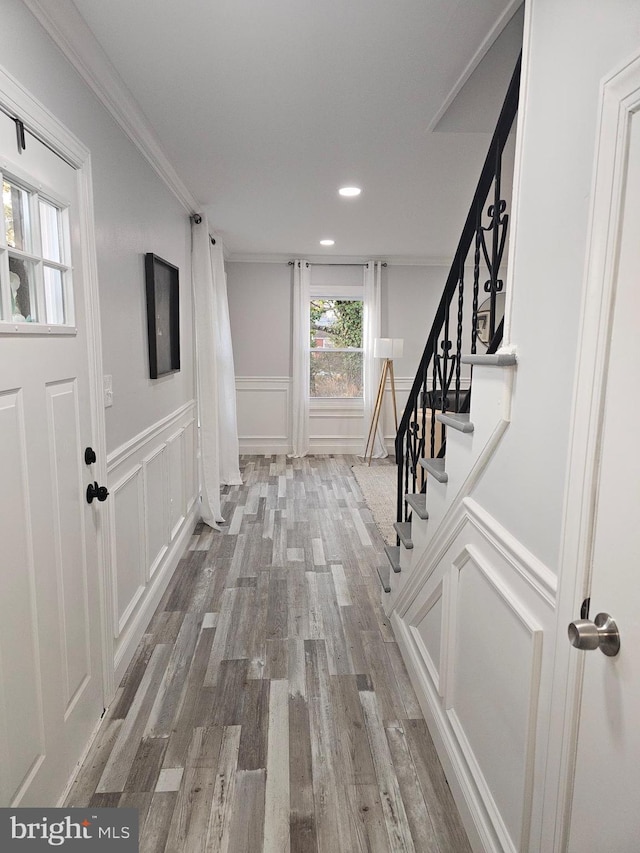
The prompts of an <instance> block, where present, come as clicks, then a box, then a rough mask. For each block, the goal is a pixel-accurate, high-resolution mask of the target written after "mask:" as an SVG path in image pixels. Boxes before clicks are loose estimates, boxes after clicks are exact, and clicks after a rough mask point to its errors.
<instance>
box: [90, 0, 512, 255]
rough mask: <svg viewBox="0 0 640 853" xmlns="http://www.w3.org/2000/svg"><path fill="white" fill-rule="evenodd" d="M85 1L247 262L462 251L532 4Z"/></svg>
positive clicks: (219, 226)
mask: <svg viewBox="0 0 640 853" xmlns="http://www.w3.org/2000/svg"><path fill="white" fill-rule="evenodd" d="M74 2H75V5H76V7H77V8H78V10H79V12H80V13H81V15H82V16H83V18H84V20H85V21H86V23H87V24H88V26H89V27H90V29H91V30H92V31H93V33H94V35H95V36H96V38H97V40H98V41H99V42H100V44H101V46H102V47H103V49H104V51H105V52H106V54H107V56H108V57H109V59H110V60H111V62H112V63H113V65H114V66H115V68H116V70H117V71H118V72H119V74H120V76H121V77H122V79H123V81H124V82H125V84H126V86H127V87H128V88H129V90H130V91H131V93H132V94H133V96H134V98H135V99H136V101H137V103H138V104H139V106H140V108H141V109H142V111H143V112H144V114H145V115H146V117H147V119H148V121H149V123H150V124H151V126H152V127H153V129H154V130H155V133H156V134H157V137H158V139H159V141H160V144H161V146H162V148H163V149H164V151H165V153H166V155H167V157H168V158H169V160H170V161H171V163H172V164H173V166H174V168H175V170H176V171H177V173H178V175H179V176H180V178H181V179H182V181H183V182H184V184H185V185H186V186H187V188H188V189H189V190H190V191H191V193H192V194H193V196H194V197H195V198H196V199H198V200H199V202H200V203H201V204H202V207H203V210H205V211H206V213H207V214H208V216H209V220H210V224H211V226H212V228H214V229H215V230H216V231H217V232H218V233H219V235H220V236H221V237H222V239H223V241H224V243H225V246H226V249H227V252H228V253H229V255H230V256H231V257H232V258H233V257H235V258H243V257H258V256H266V255H287V256H298V257H300V256H304V257H309V256H311V257H314V258H316V257H318V256H325V255H326V256H334V257H336V256H340V257H347V256H353V257H371V256H374V257H387V258H390V259H392V258H396V259H397V258H405V259H411V258H413V259H416V260H417V259H421V258H441V257H443V256H447V255H449V254H450V253H451V252H452V251H453V249H454V247H455V243H456V241H457V237H458V234H459V231H460V229H461V227H462V222H463V219H464V216H465V214H466V210H467V208H468V205H469V203H470V200H471V196H472V194H473V189H474V186H475V182H476V180H477V178H478V175H479V171H480V168H481V165H482V161H483V159H484V156H485V153H486V148H487V145H488V141H489V136H488V132H489V131H490V130H491V129H492V127H493V124H494V123H495V119H496V118H497V114H498V111H499V107H500V104H501V101H502V97H503V96H504V92H505V91H506V87H507V84H508V80H509V78H510V75H511V72H512V70H513V66H514V64H515V59H516V57H517V53H518V50H519V44H520V41H521V32H522V20H521V14H516V15H515V16H514V17H513V18H512V15H513V12H514V10H515V9H517V7H518V5H519V0H482V2H472V0H179V2H176V0H134V2H132V0H108V2H105V0H74ZM509 22H510V23H509ZM500 33H502V35H500ZM498 36H499V38H498ZM496 39H497V41H496ZM489 48H490V50H489V52H488V53H486V52H487V50H488V49H489ZM485 53H486V56H485V57H484V59H482V57H483V56H484V54H485ZM480 60H482V61H480ZM478 63H479V64H478ZM476 66H477V68H476ZM474 68H475V71H474V73H473V74H472V76H471V77H470V78H469V80H468V81H467V82H466V85H464V86H463V85H462V84H463V83H465V80H466V78H467V77H469V74H470V73H471V71H473V70H474ZM483 83H484V84H489V85H485V86H484V88H485V90H488V91H484V92H482V91H481V86H482V84H483ZM461 87H462V88H461ZM458 90H460V92H459V94H458V95H457V97H456V98H455V99H454V97H453V96H454V95H455V94H456V93H457V91H458ZM430 128H434V129H433V130H431V129H430ZM344 184H356V185H358V186H361V187H362V188H363V192H362V195H361V196H360V197H359V198H358V199H353V200H348V199H347V200H345V199H341V198H339V197H338V195H337V189H338V187H340V186H342V185H344ZM324 237H332V238H333V239H335V241H336V244H335V246H334V247H332V248H330V249H323V248H322V247H321V246H320V245H319V240H320V239H322V238H324Z"/></svg>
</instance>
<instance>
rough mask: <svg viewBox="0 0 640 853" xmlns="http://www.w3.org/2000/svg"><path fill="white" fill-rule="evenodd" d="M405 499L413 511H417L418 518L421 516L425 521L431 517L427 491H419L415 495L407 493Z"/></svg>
mask: <svg viewBox="0 0 640 853" xmlns="http://www.w3.org/2000/svg"><path fill="white" fill-rule="evenodd" d="M404 499H405V501H406V502H407V504H408V505H409V506H410V507H411V509H412V510H413V512H415V513H416V515H417V516H418V518H421V519H422V520H423V521H426V519H427V518H429V513H428V512H427V495H426V493H425V492H418V493H417V494H414V495H405V496H404Z"/></svg>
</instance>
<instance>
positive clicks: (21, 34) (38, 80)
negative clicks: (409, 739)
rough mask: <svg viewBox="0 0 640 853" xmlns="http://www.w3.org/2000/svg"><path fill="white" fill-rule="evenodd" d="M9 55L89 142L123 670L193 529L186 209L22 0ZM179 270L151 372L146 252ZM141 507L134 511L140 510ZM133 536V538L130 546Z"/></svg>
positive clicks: (9, 34) (7, 20)
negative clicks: (172, 315) (169, 336)
mask: <svg viewBox="0 0 640 853" xmlns="http://www.w3.org/2000/svg"><path fill="white" fill-rule="evenodd" d="M0 20H2V30H3V34H4V38H3V47H2V55H1V57H0V62H1V63H2V65H3V67H4V68H5V69H6V70H7V71H8V72H9V73H10V74H12V75H13V76H14V77H15V78H16V79H17V80H18V81H19V82H20V83H21V84H22V85H23V86H24V87H25V88H26V89H27V90H28V91H29V92H30V93H31V94H32V95H33V96H34V97H36V98H37V99H38V100H40V101H41V102H42V103H43V104H44V106H45V107H47V109H48V110H49V111H50V112H51V113H52V114H53V115H54V116H55V117H56V118H57V119H58V120H59V121H60V122H62V123H63V124H64V125H66V127H67V128H68V129H69V130H70V131H71V132H72V133H74V134H75V135H76V136H77V137H78V138H79V139H80V141H81V142H82V143H84V145H85V146H86V147H87V148H88V149H89V150H90V152H91V167H92V177H93V194H94V210H95V233H96V243H97V262H98V276H99V297H100V313H101V323H102V338H103V360H104V372H105V373H107V374H111V375H112V377H113V393H114V402H113V407H112V408H109V409H107V410H106V413H105V414H106V434H107V448H106V450H107V454H108V455H107V460H106V462H107V467H108V482H107V486H108V487H109V489H110V492H111V495H110V498H109V500H108V502H107V504H105V505H104V507H103V508H102V512H103V516H102V517H103V518H104V519H105V520H106V521H107V525H106V526H107V527H109V526H110V529H111V534H110V538H111V551H112V554H113V555H114V562H113V566H112V569H113V572H112V573H111V574H110V577H109V579H108V583H109V586H110V591H112V592H113V596H112V597H113V601H114V608H113V610H114V612H113V622H114V630H113V637H114V642H113V655H114V664H115V667H116V678H117V676H118V675H119V674H121V673H122V670H123V668H124V666H125V665H126V662H127V659H128V656H129V655H130V654H131V653H132V652H133V650H134V649H135V645H136V644H137V641H138V638H139V636H140V635H141V633H142V631H143V630H144V628H145V626H146V623H147V622H148V619H149V616H150V615H151V612H152V607H153V606H154V602H155V601H156V600H157V598H158V596H159V594H160V592H161V590H162V588H163V585H166V583H167V582H168V580H169V576H170V573H171V570H172V569H173V567H174V566H175V564H176V561H177V558H178V556H179V555H180V552H181V543H182V542H183V540H184V536H185V535H186V534H187V533H189V532H190V527H191V525H192V523H193V517H194V513H195V489H196V481H195V478H194V475H193V471H194V465H193V462H194V459H195V436H194V433H193V400H194V394H195V389H194V356H193V336H192V306H191V285H190V277H191V272H190V234H189V218H188V214H187V212H186V211H185V210H184V208H183V207H182V206H181V205H180V204H179V202H178V201H177V200H176V198H175V196H174V195H173V194H172V193H171V192H170V191H169V190H168V188H167V187H166V186H165V184H164V183H163V182H162V181H161V179H160V178H159V177H158V175H157V174H156V172H155V171H154V170H153V168H152V167H151V166H150V164H149V163H148V161H147V160H146V159H145V158H144V157H143V156H142V154H141V153H140V152H139V150H138V149H137V147H136V146H135V145H134V144H133V143H132V142H131V141H130V140H129V138H128V137H127V136H126V135H125V134H124V132H123V131H122V130H121V128H120V127H119V126H118V125H117V124H116V123H115V121H114V120H113V119H112V117H111V116H110V115H109V114H108V113H107V112H106V110H105V109H104V108H103V107H102V106H101V104H100V102H99V101H98V100H97V98H96V97H95V95H94V94H93V93H92V92H91V91H90V90H89V88H88V87H87V86H86V84H85V83H84V82H83V81H82V79H81V78H80V77H79V75H78V74H77V73H76V72H75V70H74V69H73V68H72V66H71V65H70V64H69V63H68V62H67V61H66V60H65V58H64V57H63V55H62V54H61V52H60V51H59V50H58V49H57V48H56V47H55V46H54V44H53V42H52V41H51V40H50V39H49V37H48V35H47V34H46V33H45V32H44V30H43V29H42V27H41V26H40V25H39V24H38V23H37V22H36V20H35V19H34V18H33V17H32V15H31V13H30V12H29V11H28V10H27V9H26V7H25V6H24V5H23V3H22V2H20V0H0ZM146 252H154V253H156V254H158V255H160V256H161V257H162V258H165V259H166V260H167V261H170V262H171V263H172V264H175V265H176V266H177V267H179V269H180V313H181V323H180V325H181V330H180V333H181V370H180V372H179V373H177V374H173V375H170V376H167V377H164V378H161V379H158V380H155V381H152V380H150V379H149V365H148V354H147V328H146V304H145V281H144V255H145V253H146ZM134 506H135V508H136V512H135V513H132V512H131V510H132V509H133V508H134ZM133 543H135V547H133Z"/></svg>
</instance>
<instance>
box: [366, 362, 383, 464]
mask: <svg viewBox="0 0 640 853" xmlns="http://www.w3.org/2000/svg"><path fill="white" fill-rule="evenodd" d="M387 370H388V359H385V362H384V364H383V365H382V372H381V373H380V384H379V385H378V396H377V397H376V404H375V406H374V408H373V415H372V417H371V426H370V427H369V437H368V438H367V444H366V447H365V449H364V458H365V461H366V459H367V453H368V451H369V444H371V453H369V465H371V459H372V458H373V448H374V446H375V443H376V429H377V427H378V420H379V418H380V410H381V409H382V400H383V398H384V386H385V382H386V379H387Z"/></svg>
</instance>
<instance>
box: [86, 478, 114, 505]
mask: <svg viewBox="0 0 640 853" xmlns="http://www.w3.org/2000/svg"><path fill="white" fill-rule="evenodd" d="M108 494H109V492H108V491H107V487H106V486H99V485H98V484H97V483H89V485H88V486H87V503H88V504H90V503H91V502H92V501H93V499H94V498H97V499H98V500H99V501H100V502H102V501H106V499H107V496H108Z"/></svg>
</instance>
